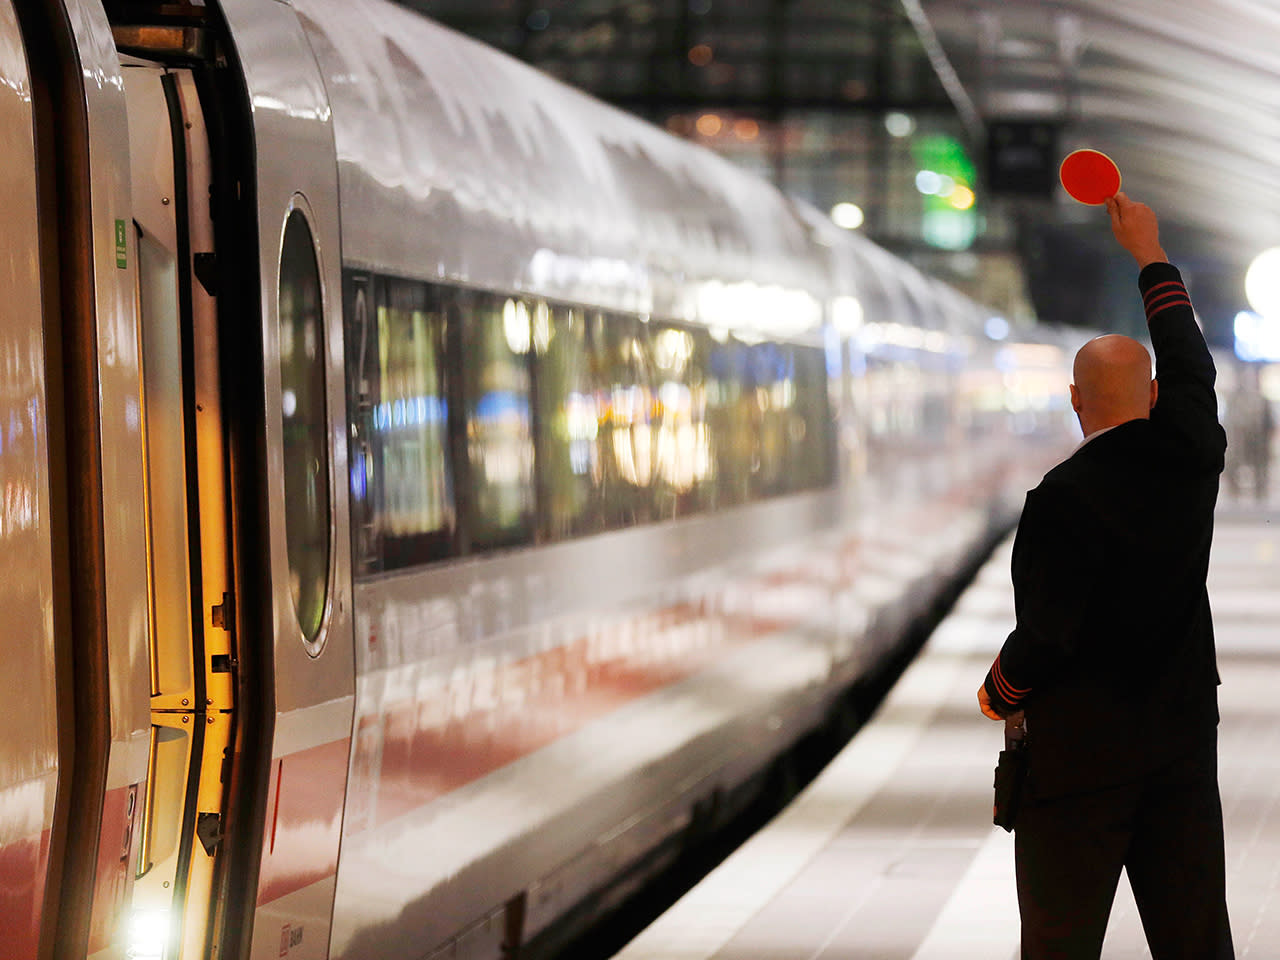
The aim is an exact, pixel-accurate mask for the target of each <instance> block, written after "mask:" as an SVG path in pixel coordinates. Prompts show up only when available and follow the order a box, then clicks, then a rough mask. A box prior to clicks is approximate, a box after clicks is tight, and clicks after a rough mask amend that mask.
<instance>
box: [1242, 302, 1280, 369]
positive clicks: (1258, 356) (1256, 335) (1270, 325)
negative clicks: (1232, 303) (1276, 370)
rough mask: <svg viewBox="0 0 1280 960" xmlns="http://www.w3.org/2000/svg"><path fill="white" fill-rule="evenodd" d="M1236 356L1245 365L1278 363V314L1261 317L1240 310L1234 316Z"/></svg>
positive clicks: (1279, 326)
mask: <svg viewBox="0 0 1280 960" xmlns="http://www.w3.org/2000/svg"><path fill="white" fill-rule="evenodd" d="M1233 332H1234V333H1235V351H1236V356H1237V357H1239V358H1240V359H1241V360H1244V361H1245V362H1246V363H1278V362H1280V314H1275V315H1272V316H1263V315H1262V314H1258V313H1251V312H1249V311H1248V310H1242V311H1240V312H1239V313H1237V314H1236V319H1235V324H1234V331H1233Z"/></svg>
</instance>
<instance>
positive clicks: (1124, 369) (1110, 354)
mask: <svg viewBox="0 0 1280 960" xmlns="http://www.w3.org/2000/svg"><path fill="white" fill-rule="evenodd" d="M1072 375H1073V377H1074V378H1075V383H1073V384H1071V407H1072V409H1073V410H1075V412H1076V414H1077V415H1078V416H1079V418H1080V429H1081V430H1083V431H1084V434H1085V436H1088V435H1089V434H1091V433H1095V432H1096V431H1098V430H1105V429H1106V428H1107V427H1114V426H1117V425H1119V424H1121V423H1125V422H1127V421H1129V420H1139V419H1142V420H1145V419H1146V418H1148V417H1149V416H1150V415H1151V408H1152V407H1154V406H1155V405H1156V391H1157V384H1156V381H1154V380H1152V379H1151V356H1150V354H1148V353H1147V348H1146V347H1144V346H1143V345H1142V344H1140V343H1139V342H1138V341H1137V340H1134V339H1133V338H1132V337H1125V336H1121V335H1119V334H1108V335H1107V336H1105V337H1096V338H1095V339H1093V340H1090V341H1089V342H1088V343H1086V344H1085V345H1084V346H1083V347H1081V348H1080V351H1079V352H1078V353H1077V354H1076V362H1075V365H1074V366H1073V368H1072Z"/></svg>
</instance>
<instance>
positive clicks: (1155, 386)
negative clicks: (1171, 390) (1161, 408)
mask: <svg viewBox="0 0 1280 960" xmlns="http://www.w3.org/2000/svg"><path fill="white" fill-rule="evenodd" d="M1158 396H1160V383H1159V381H1158V380H1156V379H1155V378H1152V380H1151V406H1150V407H1149V408H1148V409H1151V410H1154V409H1155V408H1156V397H1158Z"/></svg>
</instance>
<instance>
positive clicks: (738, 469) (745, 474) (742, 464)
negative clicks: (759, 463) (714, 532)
mask: <svg viewBox="0 0 1280 960" xmlns="http://www.w3.org/2000/svg"><path fill="white" fill-rule="evenodd" d="M758 420H759V408H758V407H757V406H756V398H755V394H754V392H752V391H749V390H748V389H747V348H746V347H745V346H744V345H743V344H741V343H739V342H738V341H737V340H734V339H731V338H728V339H725V340H724V341H723V342H717V343H714V344H713V345H712V347H711V348H710V355H709V357H708V363H707V422H708V425H709V426H710V430H711V439H712V456H713V458H714V464H715V466H714V470H715V502H716V504H717V505H719V506H732V505H734V504H739V503H746V502H747V500H749V499H750V496H751V471H752V465H753V464H754V463H755V462H756V423H757V421H758Z"/></svg>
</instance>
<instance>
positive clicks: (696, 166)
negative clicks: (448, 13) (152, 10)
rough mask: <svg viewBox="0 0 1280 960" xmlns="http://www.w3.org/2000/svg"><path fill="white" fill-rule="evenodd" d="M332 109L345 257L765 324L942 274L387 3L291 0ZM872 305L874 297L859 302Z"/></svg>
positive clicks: (696, 317) (911, 294)
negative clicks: (927, 273) (929, 273)
mask: <svg viewBox="0 0 1280 960" xmlns="http://www.w3.org/2000/svg"><path fill="white" fill-rule="evenodd" d="M295 8H296V9H297V12H298V15H299V17H300V18H301V19H302V22H303V24H304V26H305V27H306V29H307V33H308V36H309V38H310V41H311V45H312V48H313V51H314V53H315V56H316V58H317V61H318V62H319V65H320V70H321V73H322V74H323V76H324V78H325V83H326V86H327V92H328V97H329V102H330V105H331V109H332V116H333V129H334V139H335V146H336V150H337V157H338V177H339V187H340V191H341V213H342V232H343V260H344V262H345V263H346V264H348V265H351V266H356V267H363V268H368V269H374V270H378V271H381V272H386V273H390V274H394V275H397V276H404V277H412V278H418V279H426V280H440V281H445V282H452V283H459V284H465V285H472V286H477V287H484V288H486V289H495V290H505V291H512V292H531V293H536V294H538V295H542V296H546V297H550V298H555V299H562V300H567V301H570V302H577V303H586V304H593V305H598V306H600V307H602V308H609V309H619V310H628V311H638V312H641V313H650V314H653V315H655V316H658V317H665V318H672V319H682V320H688V321H694V322H701V323H706V324H708V325H711V326H719V327H724V328H728V329H734V330H737V331H738V332H741V333H748V334H749V333H751V332H756V333H760V334H765V335H770V336H790V337H804V336H805V335H806V334H808V335H812V334H813V333H814V332H816V330H817V329H818V327H819V326H820V325H821V323H822V319H823V316H824V313H823V310H824V303H826V302H828V301H830V300H831V299H833V298H836V297H843V298H845V299H846V300H848V299H853V298H857V299H862V300H866V301H867V303H866V304H865V308H869V309H871V310H875V312H879V311H878V310H876V309H875V308H876V306H877V305H879V304H882V303H894V302H896V303H899V304H901V303H902V302H903V299H904V298H905V300H906V302H907V304H908V305H909V306H910V307H913V308H914V309H912V310H911V312H912V313H913V314H914V315H916V316H919V317H920V318H921V320H922V322H924V323H925V324H926V325H928V326H934V325H936V326H939V327H942V326H951V325H952V324H951V323H948V322H946V321H945V320H944V319H941V317H940V314H941V313H942V312H943V311H949V312H950V314H951V316H952V317H955V316H961V315H966V314H968V315H972V313H973V312H974V308H973V305H972V304H971V303H969V302H967V301H964V298H962V297H961V296H960V295H959V294H958V293H955V292H954V291H952V290H950V289H949V288H945V287H943V286H942V285H940V284H938V283H936V282H934V281H931V280H928V279H927V278H925V277H924V276H923V275H921V274H920V273H919V272H918V271H917V270H915V269H914V268H912V267H910V266H909V265H907V264H905V263H903V262H902V261H900V260H897V259H896V258H893V257H891V256H890V255H888V254H887V253H885V252H884V251H883V250H880V249H879V248H878V247H876V246H875V245H874V244H872V243H871V242H870V241H868V240H866V239H865V238H863V237H860V236H857V235H853V234H850V233H849V232H848V231H844V230H841V229H840V228H838V227H835V226H834V225H833V224H831V222H830V220H829V219H828V218H827V217H825V216H823V215H822V214H821V213H819V212H818V211H816V210H814V209H813V208H811V207H808V206H807V205H805V204H803V203H800V202H798V201H795V200H793V199H791V198H789V197H787V196H785V195H784V194H783V193H782V192H780V191H779V190H778V189H777V188H776V187H774V186H773V185H772V184H770V183H768V182H766V181H764V180H761V179H759V178H758V177H756V176H754V175H752V174H750V173H748V172H746V171H745V170H742V169H741V168H739V167H737V166H735V165H733V164H732V163H730V162H729V161H728V160H726V159H724V158H722V157H720V156H718V155H716V154H715V153H713V152H711V151H710V150H707V149H705V148H703V147H700V146H697V145H695V144H692V143H689V142H688V141H685V140H681V139H678V138H676V137H673V136H671V135H669V134H667V133H666V132H664V131H662V130H660V129H658V128H656V127H654V126H652V125H651V124H648V123H645V122H644V121H642V120H640V119H638V118H636V117H634V116H632V115H630V114H627V113H625V112H623V111H621V110H618V109H616V108H614V107H611V106H609V105H607V104H604V103H601V102H600V101H598V100H595V99H593V98H591V97H589V96H587V95H586V94H583V93H581V92H580V91H578V90H575V89H573V88H572V87H569V86H567V85H566V84H564V83H561V82H560V81H558V80H556V79H554V78H553V77H550V76H548V75H546V74H544V73H541V72H539V71H537V70H534V69H533V68H531V67H529V66H527V65H525V64H523V63H520V62H519V61H517V60H514V59H513V58H511V57H509V56H507V55H505V54H503V53H500V52H498V51H496V50H493V49H491V48H489V47H487V46H485V45H483V44H481V43H478V42H477V41H474V40H471V39H469V38H467V37H465V36H462V35H461V34H458V33H456V32H454V31H452V30H450V29H448V28H446V27H443V26H441V25H439V24H437V23H434V22H432V21H431V20H428V19H426V18H424V17H421V16H419V15H417V14H415V13H412V12H410V11H407V10H404V9H402V8H400V7H397V6H395V5H394V4H392V3H389V2H386V0H349V2H345V3H341V4H335V3H328V2H323V0H295ZM860 309H863V308H860Z"/></svg>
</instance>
